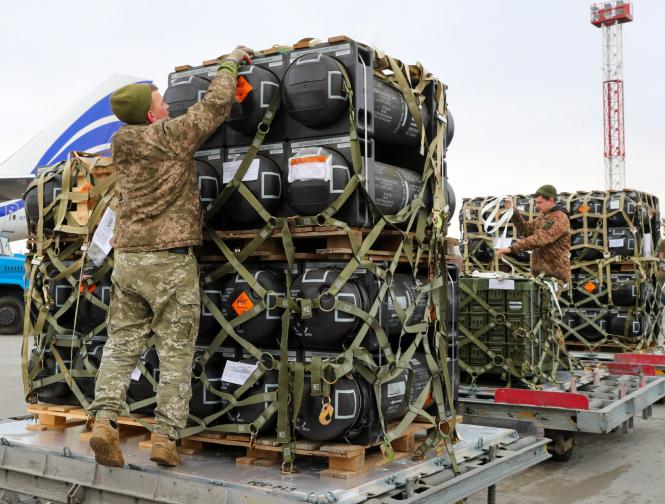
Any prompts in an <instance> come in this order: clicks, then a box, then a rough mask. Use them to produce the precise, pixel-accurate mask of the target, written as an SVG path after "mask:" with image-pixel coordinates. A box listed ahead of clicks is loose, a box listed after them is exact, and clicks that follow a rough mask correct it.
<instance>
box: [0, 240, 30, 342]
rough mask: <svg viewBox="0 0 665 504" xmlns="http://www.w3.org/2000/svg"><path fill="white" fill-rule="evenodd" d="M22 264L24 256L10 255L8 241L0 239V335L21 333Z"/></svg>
mask: <svg viewBox="0 0 665 504" xmlns="http://www.w3.org/2000/svg"><path fill="white" fill-rule="evenodd" d="M24 264H25V256H24V255H21V254H12V252H11V248H10V247H9V240H8V239H7V238H6V237H0V334H20V333H21V332H22V329H23V310H24V302H23V293H24V292H25V288H26V278H25V274H24V273H25V268H24Z"/></svg>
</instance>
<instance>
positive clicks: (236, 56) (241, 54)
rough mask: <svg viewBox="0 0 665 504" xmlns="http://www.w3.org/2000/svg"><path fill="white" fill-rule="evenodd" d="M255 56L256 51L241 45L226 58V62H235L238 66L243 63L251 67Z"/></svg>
mask: <svg viewBox="0 0 665 504" xmlns="http://www.w3.org/2000/svg"><path fill="white" fill-rule="evenodd" d="M253 55H254V51H253V50H252V49H250V48H249V47H246V46H243V45H239V46H238V47H236V48H235V49H234V50H233V51H232V52H231V53H230V54H228V55H227V56H226V57H225V58H224V61H233V62H234V63H235V64H236V65H238V66H240V65H241V64H243V63H247V64H248V65H250V64H251V63H252V56H253Z"/></svg>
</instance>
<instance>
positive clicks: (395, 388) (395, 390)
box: [388, 381, 406, 397]
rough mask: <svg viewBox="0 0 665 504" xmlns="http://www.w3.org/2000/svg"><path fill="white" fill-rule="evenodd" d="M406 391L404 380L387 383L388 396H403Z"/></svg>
mask: <svg viewBox="0 0 665 504" xmlns="http://www.w3.org/2000/svg"><path fill="white" fill-rule="evenodd" d="M405 393H406V382H403V381H400V382H395V383H389V384H388V397H396V396H403V395H404V394H405Z"/></svg>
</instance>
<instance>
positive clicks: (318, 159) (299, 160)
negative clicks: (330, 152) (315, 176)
mask: <svg viewBox="0 0 665 504" xmlns="http://www.w3.org/2000/svg"><path fill="white" fill-rule="evenodd" d="M327 160H328V156H308V157H296V158H291V159H289V163H290V164H292V165H297V164H303V163H325V162H326V161H327Z"/></svg>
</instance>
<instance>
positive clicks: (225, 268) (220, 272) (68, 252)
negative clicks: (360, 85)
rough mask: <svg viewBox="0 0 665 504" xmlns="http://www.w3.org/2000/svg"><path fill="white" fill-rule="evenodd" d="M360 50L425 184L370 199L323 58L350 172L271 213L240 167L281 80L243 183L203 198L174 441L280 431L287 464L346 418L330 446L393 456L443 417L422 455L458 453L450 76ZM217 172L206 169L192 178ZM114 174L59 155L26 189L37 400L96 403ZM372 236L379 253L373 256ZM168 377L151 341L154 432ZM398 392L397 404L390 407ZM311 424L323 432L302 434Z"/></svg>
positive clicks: (352, 113) (96, 162)
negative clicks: (339, 443) (197, 291)
mask: <svg viewBox="0 0 665 504" xmlns="http://www.w3.org/2000/svg"><path fill="white" fill-rule="evenodd" d="M345 43H347V42H345ZM351 43H353V44H355V42H351ZM325 45H326V44H324V46H325ZM327 45H328V46H329V45H330V43H329V44H327ZM366 50H367V51H368V53H369V54H371V55H372V59H371V64H372V69H371V70H372V71H371V73H370V74H369V75H366V76H365V77H364V78H365V79H371V80H372V82H374V81H376V82H379V83H380V84H381V85H383V86H388V87H390V88H391V89H392V90H393V91H398V92H399V94H400V95H401V96H402V97H403V99H404V103H405V104H406V109H405V111H406V110H407V109H408V112H409V114H410V115H411V116H412V118H413V120H414V121H415V123H416V124H417V126H418V132H419V133H418V141H417V145H415V146H414V147H413V148H414V149H415V150H416V152H417V153H418V159H419V160H420V162H421V165H420V166H419V169H418V170H416V171H414V172H413V173H415V175H416V176H417V178H418V179H419V181H420V182H421V183H420V185H419V187H420V188H419V192H418V193H417V194H416V195H415V196H414V195H412V196H411V199H409V200H408V201H407V202H406V203H405V204H403V205H402V206H401V207H400V208H399V209H398V211H395V212H394V213H391V214H386V213H384V212H382V208H385V207H380V205H379V204H377V196H376V195H375V194H370V193H368V189H367V184H366V180H367V177H368V170H369V166H368V163H367V155H368V153H367V146H368V139H367V129H365V138H364V139H362V138H359V135H358V131H357V124H358V123H359V121H358V119H359V117H358V114H359V111H358V110H357V108H356V107H355V106H354V103H355V101H354V97H353V96H354V93H355V92H357V91H358V89H357V85H356V83H354V82H352V81H351V79H350V77H349V75H348V72H347V68H346V67H345V66H344V65H343V64H341V63H340V62H339V61H338V60H337V59H335V58H331V60H332V61H333V62H334V64H335V65H336V72H338V75H339V76H341V80H342V88H343V92H344V94H343V96H342V97H340V98H342V99H344V100H346V105H345V107H346V111H345V116H346V117H347V118H348V119H347V121H346V124H347V125H346V132H347V135H348V146H346V148H348V149H349V150H350V155H351V161H352V162H351V171H350V173H349V177H348V180H347V181H346V183H345V185H344V187H343V189H342V190H341V191H337V192H335V195H334V198H333V199H332V200H331V201H330V203H329V204H328V205H327V207H326V208H324V209H323V210H322V211H320V212H317V213H316V214H315V215H297V214H296V215H293V214H291V215H287V216H284V215H282V214H277V215H275V214H274V213H273V212H271V211H269V210H268V209H267V208H266V205H265V204H264V201H263V200H262V199H261V196H260V194H259V193H257V191H255V190H253V188H251V183H250V182H247V181H246V174H247V173H248V171H249V170H250V169H251V168H252V166H253V161H254V160H256V158H257V154H258V153H259V152H261V148H262V144H263V142H264V139H265V137H266V135H267V134H268V132H269V131H270V128H271V123H273V120H274V119H275V118H276V117H279V115H280V113H281V114H284V112H280V110H279V109H280V105H281V100H280V96H281V93H280V90H281V86H282V84H281V83H280V84H279V87H278V88H277V90H276V91H275V92H274V93H273V95H272V98H271V99H270V100H269V103H267V107H265V109H264V111H263V114H262V118H261V122H260V124H259V125H258V127H257V128H255V129H254V130H253V131H254V134H253V138H252V139H251V143H250V144H248V145H247V146H246V149H245V152H244V153H243V155H242V156H240V157H239V158H236V159H235V162H236V164H235V165H234V167H233V169H234V170H235V171H234V172H233V175H232V176H230V177H229V178H228V179H227V180H223V179H221V177H220V179H219V180H217V182H218V183H219V186H220V190H219V191H215V192H214V195H213V197H212V198H210V200H209V204H207V206H206V208H205V224H204V235H205V238H204V246H203V247H202V248H201V250H200V251H199V257H200V263H201V264H200V269H201V275H200V283H201V298H202V313H201V332H200V334H199V340H197V350H196V355H195V359H194V362H193V366H192V391H193V392H192V393H193V397H192V401H191V403H190V418H189V424H188V426H187V427H186V428H185V429H183V430H181V431H180V432H179V436H180V437H181V438H185V437H188V436H191V435H195V434H197V433H201V432H203V431H206V432H214V433H220V434H247V435H248V436H250V438H251V439H252V441H256V438H257V437H259V436H272V437H274V438H275V440H276V441H277V443H279V445H280V446H281V447H282V455H283V461H284V464H283V470H284V471H286V472H288V471H290V470H291V469H292V468H293V461H294V458H295V446H296V445H295V443H296V440H297V439H299V438H307V437H308V436H312V437H314V438H315V439H316V438H317V437H320V435H321V432H327V431H326V429H327V427H328V426H331V431H332V429H333V428H335V425H337V426H338V427H337V428H339V422H341V421H342V420H343V419H348V418H349V416H350V417H351V418H352V421H350V422H347V424H344V425H345V427H344V428H343V429H342V430H341V431H340V432H339V434H338V435H337V436H335V439H339V440H344V439H346V440H347V441H348V442H354V443H367V444H372V443H380V444H381V445H382V447H383V449H384V452H385V454H386V456H388V457H391V456H393V450H392V448H391V441H393V440H395V439H397V438H398V437H400V436H401V435H402V434H403V433H404V432H405V431H406V429H407V428H408V427H409V426H410V425H411V424H412V423H413V422H414V420H416V419H418V421H420V422H422V421H425V422H427V423H428V424H430V425H431V426H432V427H433V428H432V430H431V431H430V434H429V435H428V437H427V439H426V441H425V442H424V443H423V444H422V445H421V446H420V447H419V448H418V450H417V452H416V455H417V456H419V457H422V456H424V455H425V454H426V453H427V452H428V451H430V450H431V449H433V448H435V447H439V446H440V445H442V444H443V445H444V447H447V448H448V449H449V447H450V446H451V444H452V442H453V441H454V437H455V411H454V399H453V394H454V390H453V389H454V386H455V385H454V384H453V380H452V378H451V372H450V361H451V359H450V355H449V350H448V346H449V343H450V341H449V337H448V334H447V332H448V329H447V328H448V326H449V325H450V323H451V322H452V321H450V320H447V315H446V308H447V305H448V303H447V299H448V297H449V296H450V295H453V296H454V295H456V293H453V292H448V291H449V289H450V285H449V275H450V274H451V272H450V267H449V266H447V265H446V262H445V249H444V238H445V233H446V228H447V226H448V222H449V218H450V213H451V208H450V206H449V201H448V197H447V194H448V193H447V191H446V190H445V189H444V187H445V185H446V172H445V169H444V164H445V161H444V157H445V150H446V145H447V141H448V140H447V138H446V126H447V114H446V112H447V109H446V100H445V86H444V85H443V84H442V83H441V82H440V81H438V80H437V79H436V78H435V77H434V76H433V75H432V74H430V73H429V72H427V71H426V70H425V69H424V68H423V67H422V66H420V65H419V64H418V65H413V66H407V65H405V64H403V63H402V62H400V61H398V60H395V59H393V58H391V57H389V56H387V55H385V54H382V53H380V52H378V51H377V52H374V51H371V50H369V49H367V48H366ZM208 68H214V67H210V66H208ZM336 75H337V73H336ZM200 96H201V95H199V98H200ZM427 97H429V98H427ZM426 99H431V103H432V104H433V109H431V110H428V117H429V118H430V119H431V121H430V123H429V124H432V125H433V129H432V131H431V132H430V133H429V134H427V133H426V131H425V130H426V127H425V126H424V123H425V120H424V116H425V114H424V113H421V108H424V107H425V101H426ZM430 108H431V107H430ZM432 118H433V119H432ZM360 119H361V121H362V120H363V118H362V117H361V118H360ZM364 120H367V116H365V118H364ZM370 140H371V139H370ZM306 154H307V153H306ZM297 157H298V153H294V154H293V156H292V158H297ZM324 161H326V160H324ZM214 176H215V175H214V172H213V173H212V175H211V173H210V172H209V171H208V172H206V173H205V176H203V175H202V174H201V173H200V172H199V186H200V187H203V185H204V183H205V180H210V179H211V178H214ZM114 177H115V174H114V171H113V165H112V161H111V160H109V159H106V158H100V157H96V156H90V155H85V154H80V153H72V154H71V155H70V157H69V159H68V160H67V161H66V162H65V163H62V164H59V165H57V166H55V167H51V168H49V169H46V170H43V171H42V172H41V173H40V174H39V175H38V177H37V178H36V179H35V181H34V182H33V184H32V185H31V187H30V188H29V190H28V192H27V193H26V202H28V200H30V201H31V202H32V204H33V206H34V208H33V212H32V215H33V218H32V219H31V222H30V226H31V232H32V236H31V239H30V241H29V247H30V254H29V257H28V259H27V261H26V268H27V274H28V276H29V280H30V284H29V288H28V291H27V298H26V299H27V305H26V319H25V325H24V342H23V349H22V356H23V382H24V387H25V393H26V398H27V400H28V401H31V402H34V401H43V402H59V403H61V404H77V405H80V406H82V407H83V408H86V407H87V406H88V405H89V404H90V402H91V400H92V399H93V396H94V379H95V375H96V371H97V368H98V366H99V362H100V360H101V357H102V354H103V348H104V342H105V340H106V338H107V334H106V325H105V322H104V316H105V313H106V312H107V310H108V304H109V300H110V297H111V273H112V269H113V252H112V251H111V253H110V254H109V255H108V256H105V253H104V251H101V252H100V250H99V247H98V246H96V245H95V243H94V242H93V240H92V238H93V236H94V234H95V233H96V232H97V231H98V229H99V227H100V226H99V223H100V221H102V220H103V217H104V215H105V214H106V212H107V211H108V209H111V210H112V209H113V208H115V206H116V205H117V201H116V196H115V194H114V191H113V187H114V180H115V179H114ZM283 177H284V179H286V174H283ZM284 179H283V180H284ZM215 187H217V184H215ZM202 195H203V191H202ZM352 198H357V199H359V200H360V201H361V202H362V204H363V205H364V206H365V207H366V209H367V214H368V216H369V218H368V219H367V221H366V223H365V225H364V226H358V225H356V226H351V225H349V223H347V222H345V221H344V220H341V219H339V218H338V215H339V212H340V209H342V208H344V205H345V204H346V203H347V202H349V201H350V200H351V199H352ZM230 201H233V202H234V205H236V204H238V203H239V202H240V203H242V204H243V205H245V207H246V208H251V210H252V211H254V212H255V213H256V214H257V216H258V217H259V222H260V225H259V226H256V228H254V229H246V228H245V229H240V230H238V229H235V230H231V231H229V230H228V229H226V230H225V229H219V226H217V225H215V226H213V225H212V223H213V222H216V220H217V219H218V217H219V215H220V214H229V213H232V212H233V207H231V206H230V205H229V202H230ZM26 204H27V203H26ZM28 214H29V215H30V214H31V212H30V211H28ZM331 235H333V236H336V237H337V239H340V240H341V239H343V240H344V241H345V243H346V247H347V249H344V251H343V252H340V251H339V250H337V249H332V250H328V251H324V252H321V251H317V250H315V249H313V248H312V247H313V246H311V245H308V244H309V243H310V242H309V241H308V240H307V239H306V238H311V237H313V236H324V237H325V236H331ZM386 237H388V238H390V239H387V238H386ZM303 238H305V239H303ZM379 242H380V243H381V251H380V253H378V252H376V251H375V250H373V247H375V246H376V245H377V244H378V243H379ZM266 245H269V247H266ZM267 250H269V252H267ZM93 259H94V260H93ZM97 264H100V265H97ZM312 286H313V287H312ZM317 331H318V333H317ZM321 331H323V332H321ZM345 331H346V333H345ZM340 333H343V334H341V335H340ZM312 334H315V335H316V334H318V340H319V343H316V344H309V343H305V341H306V340H305V338H307V337H309V336H308V335H312ZM321 341H322V343H321ZM229 363H233V365H234V366H235V367H236V368H238V365H241V368H242V369H240V370H239V372H242V370H243V369H244V371H245V372H246V373H247V376H246V379H245V380H244V381H242V383H237V382H236V383H230V382H225V381H224V379H223V376H224V369H225V368H226V367H228V366H230V364H229ZM236 371H238V369H236ZM158 380H159V360H158V356H157V354H156V351H155V349H154V346H153V341H152V338H148V339H147V341H146V350H145V352H144V354H143V356H142V357H141V359H140V361H139V362H138V363H137V366H136V370H135V372H134V373H133V374H132V377H131V382H130V385H129V389H128V393H127V410H126V412H125V413H126V414H127V415H132V416H134V417H135V418H136V420H137V421H139V422H140V423H142V424H143V425H144V426H145V427H146V428H147V429H151V427H152V424H151V423H150V422H149V421H148V420H147V419H146V418H145V417H144V416H143V415H150V414H151V412H152V410H153V409H154V407H155V404H156V399H155V392H154V390H155V386H156V384H157V382H158ZM349 390H351V391H353V392H354V393H355V394H356V395H355V396H354V397H357V398H359V399H362V401H360V402H359V403H358V404H356V403H353V406H352V407H350V406H349V405H348V401H347V403H345V402H344V400H343V399H344V396H345V393H346V392H348V391H349ZM396 399H399V401H397V402H398V403H399V407H397V408H395V407H390V406H389V405H391V404H393V403H395V402H396ZM387 405H388V406H387ZM344 408H346V409H347V410H349V408H350V412H349V411H344ZM389 415H390V416H389ZM386 416H389V418H386ZM308 423H309V424H310V425H311V423H314V424H316V426H317V429H316V430H314V431H311V432H310V431H309V430H308V428H307V425H308ZM449 453H451V454H452V451H450V450H449ZM453 459H454V457H453Z"/></svg>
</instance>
